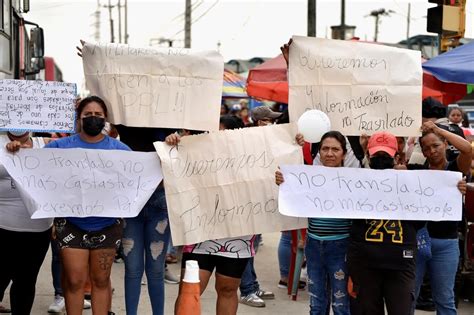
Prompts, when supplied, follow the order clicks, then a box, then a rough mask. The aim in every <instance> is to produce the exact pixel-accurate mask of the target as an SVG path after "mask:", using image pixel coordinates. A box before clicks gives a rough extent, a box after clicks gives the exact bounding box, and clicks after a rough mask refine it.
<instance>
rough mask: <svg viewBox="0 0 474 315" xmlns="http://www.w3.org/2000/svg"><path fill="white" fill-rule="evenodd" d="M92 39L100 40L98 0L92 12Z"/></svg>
mask: <svg viewBox="0 0 474 315" xmlns="http://www.w3.org/2000/svg"><path fill="white" fill-rule="evenodd" d="M94 20H95V21H94V24H93V25H94V40H95V41H96V43H98V42H100V0H97V9H96V10H95V12H94Z"/></svg>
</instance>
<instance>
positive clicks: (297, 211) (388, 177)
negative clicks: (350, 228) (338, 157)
mask: <svg viewBox="0 0 474 315" xmlns="http://www.w3.org/2000/svg"><path fill="white" fill-rule="evenodd" d="M281 171H282V173H283V176H284V178H285V182H284V183H283V184H282V185H280V194H279V199H278V200H279V204H280V212H281V213H282V214H285V215H289V216H295V217H321V218H352V219H364V218H365V219H390V220H392V219H394V220H428V221H460V220H461V215H462V196H461V193H460V192H459V190H458V188H457V183H458V181H460V180H461V173H459V172H448V171H432V170H420V171H398V170H369V169H356V168H340V167H323V166H305V165H299V166H293V165H285V166H282V167H281Z"/></svg>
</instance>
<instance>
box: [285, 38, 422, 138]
mask: <svg viewBox="0 0 474 315" xmlns="http://www.w3.org/2000/svg"><path fill="white" fill-rule="evenodd" d="M422 74H423V72H422V69H421V56H420V52H419V51H414V50H408V49H401V48H394V47H388V46H383V45H376V44H369V43H360V42H356V41H341V40H328V39H321V38H309V37H301V36H294V37H293V43H292V44H291V46H290V57H289V79H288V80H289V106H288V110H289V114H290V121H297V120H298V118H299V117H300V116H301V114H302V113H304V112H305V111H306V110H310V109H318V110H320V111H323V112H324V113H326V114H327V115H328V116H329V118H330V120H331V126H332V129H333V130H338V131H340V132H342V133H343V134H345V135H361V134H364V133H365V134H372V133H374V132H377V131H382V130H384V131H389V132H391V133H393V134H395V135H397V136H415V135H418V134H419V127H420V126H421V92H422Z"/></svg>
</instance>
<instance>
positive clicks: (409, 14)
mask: <svg viewBox="0 0 474 315" xmlns="http://www.w3.org/2000/svg"><path fill="white" fill-rule="evenodd" d="M410 20H411V2H408V11H407V39H408V38H410Z"/></svg>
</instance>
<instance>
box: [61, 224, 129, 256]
mask: <svg viewBox="0 0 474 315" xmlns="http://www.w3.org/2000/svg"><path fill="white" fill-rule="evenodd" d="M54 230H55V236H56V241H57V242H58V244H59V248H61V249H63V248H80V249H105V248H115V249H118V248H119V246H120V243H121V241H122V234H123V221H122V220H121V219H117V220H116V221H115V223H114V224H112V225H110V226H107V227H105V228H103V229H102V230H99V231H92V232H88V231H84V230H82V229H80V228H79V227H77V226H75V225H74V224H72V223H70V222H68V220H66V219H64V218H56V219H54Z"/></svg>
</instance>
